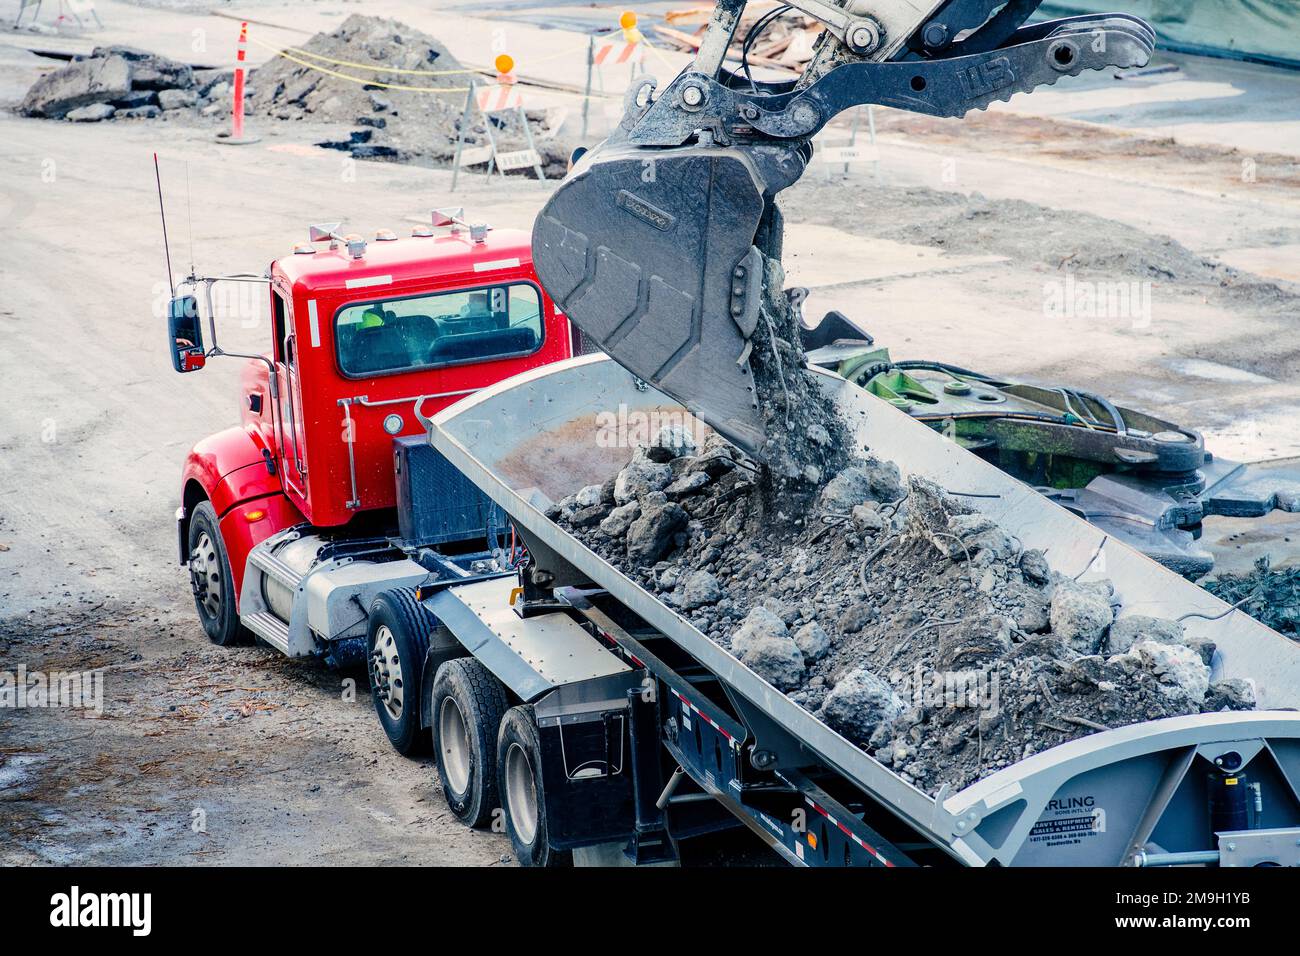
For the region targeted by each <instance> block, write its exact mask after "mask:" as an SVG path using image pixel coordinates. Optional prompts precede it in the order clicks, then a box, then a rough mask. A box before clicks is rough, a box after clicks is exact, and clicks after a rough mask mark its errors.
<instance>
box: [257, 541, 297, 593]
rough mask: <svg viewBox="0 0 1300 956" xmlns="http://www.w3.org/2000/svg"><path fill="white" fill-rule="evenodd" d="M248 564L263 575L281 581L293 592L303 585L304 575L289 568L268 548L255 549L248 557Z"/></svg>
mask: <svg viewBox="0 0 1300 956" xmlns="http://www.w3.org/2000/svg"><path fill="white" fill-rule="evenodd" d="M248 562H249V564H251V565H253V566H254V567H255V568H257V569H258V570H260V571H261V572H262V573H263V574H265V575H267V576H268V577H270V578H273V579H274V580H276V581H279V582H280V583H281V584H283V585H284V586H285V587H287V588H288V589H289V590H291V591H296V590H297V589H298V585H299V584H301V583H302V579H303V575H301V574H299V573H298V572H297V571H295V570H294V569H293V568H291V567H289V565H287V564H285V563H284V562H283V561H281V560H280V559H279V558H277V557H276V556H275V555H274V554H272V553H271V551H270V550H269V549H267V548H263V547H260V546H259V547H256V548H254V549H253V550H252V552H251V553H250V554H249V555H248Z"/></svg>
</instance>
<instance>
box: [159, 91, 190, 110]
mask: <svg viewBox="0 0 1300 956" xmlns="http://www.w3.org/2000/svg"><path fill="white" fill-rule="evenodd" d="M198 101H199V96H198V94H197V93H195V92H194V91H193V90H160V91H159V92H158V105H159V107H161V108H162V110H163V111H164V112H166V111H167V110H185V109H189V108H190V107H191V106H194V105H195V104H197V103H198Z"/></svg>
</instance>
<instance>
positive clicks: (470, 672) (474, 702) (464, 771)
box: [432, 657, 508, 827]
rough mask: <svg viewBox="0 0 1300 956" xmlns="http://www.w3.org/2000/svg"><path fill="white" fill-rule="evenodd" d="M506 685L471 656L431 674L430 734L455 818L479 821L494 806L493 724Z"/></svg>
mask: <svg viewBox="0 0 1300 956" xmlns="http://www.w3.org/2000/svg"><path fill="white" fill-rule="evenodd" d="M507 706H508V702H507V700H506V691H505V688H504V687H503V686H502V685H501V682H500V681H499V680H497V679H496V678H495V677H493V676H492V674H491V673H490V672H489V671H488V669H487V668H486V667H484V666H483V665H482V664H481V663H479V662H478V661H476V660H474V659H473V658H472V657H458V658H456V659H455V660H451V661H447V662H446V663H445V664H443V665H442V666H441V667H439V668H438V674H437V676H436V677H434V679H433V708H432V713H433V739H434V751H435V753H436V755H437V761H438V776H439V777H440V778H441V779H442V793H443V796H444V797H446V798H447V805H448V806H449V807H451V812H452V813H454V814H456V816H457V818H459V820H460V821H461V822H462V823H464V824H465V825H466V826H470V827H481V826H483V825H485V824H486V823H487V822H488V821H489V820H490V819H491V818H492V813H493V811H494V810H495V809H496V807H497V774H496V742H497V727H498V726H499V725H500V724H501V715H502V714H503V713H505V711H506V707H507Z"/></svg>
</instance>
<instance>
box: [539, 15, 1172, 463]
mask: <svg viewBox="0 0 1300 956" xmlns="http://www.w3.org/2000/svg"><path fill="white" fill-rule="evenodd" d="M1037 5H1038V4H1037V0H1009V2H1006V3H1001V2H998V0H949V2H947V3H938V4H924V3H923V4H919V5H918V4H917V3H915V2H914V0H873V2H871V3H862V2H854V0H846V5H845V6H840V5H837V4H834V3H824V2H816V0H800V2H796V3H792V4H790V6H791V7H794V8H797V9H799V10H802V11H803V12H805V13H807V14H810V15H812V16H814V17H817V18H818V19H819V20H821V21H822V22H823V23H824V24H825V25H826V32H825V33H824V35H823V37H822V39H821V41H820V42H819V45H818V47H817V49H816V50H815V52H814V57H813V60H812V62H811V63H810V65H809V66H808V68H807V70H806V71H805V73H804V75H803V76H802V77H800V78H799V79H797V80H793V81H789V82H785V83H765V82H759V81H754V80H752V79H750V77H749V75H748V67H747V64H744V63H743V62H742V70H743V74H744V75H742V74H738V73H733V72H731V71H729V70H727V69H725V68H724V67H723V61H724V59H725V56H726V53H727V50H728V48H729V46H730V45H731V41H732V38H733V35H734V33H735V30H736V26H737V24H738V23H739V20H740V16H741V15H742V14H743V12H744V7H745V0H719V2H718V4H717V7H716V8H715V11H714V14H713V18H712V20H711V22H710V24H709V28H708V30H707V32H706V34H705V36H704V39H703V41H702V43H701V45H700V51H699V54H698V55H697V57H696V58H695V61H694V62H693V63H692V64H691V65H690V66H689V67H688V68H687V69H686V70H684V71H683V72H682V73H681V74H680V75H679V76H677V77H676V78H675V79H674V80H673V81H672V82H671V83H670V84H669V85H668V86H667V88H666V89H664V90H663V92H662V93H659V94H658V95H656V84H655V81H654V80H653V79H652V78H649V77H642V78H640V79H639V80H637V81H635V82H634V84H633V86H632V88H631V89H630V90H629V91H628V95H627V99H626V102H625V111H624V116H623V120H622V123H621V124H620V126H619V128H618V129H617V130H616V131H615V132H614V134H613V135H611V136H610V137H609V138H608V139H607V140H606V141H605V142H603V143H602V144H600V145H599V146H597V147H596V148H595V149H593V150H591V151H590V152H588V153H587V154H585V155H584V156H583V157H582V158H581V160H580V161H579V162H578V163H577V164H575V166H574V168H573V169H572V170H571V171H570V173H569V175H568V176H567V177H566V179H565V180H564V182H563V183H562V184H561V185H560V187H559V189H557V190H556V192H555V193H554V194H553V195H552V197H551V199H550V201H549V202H548V203H547V204H546V206H545V208H544V209H543V210H542V212H541V214H540V215H539V216H538V218H537V220H536V223H535V225H534V231H533V260H534V265H535V267H536V269H537V274H538V277H539V278H540V279H541V281H542V284H543V285H544V286H545V287H546V291H547V293H548V294H549V295H550V296H551V298H552V300H553V301H555V302H556V303H557V304H558V305H559V306H560V308H561V309H562V310H563V311H564V312H565V314H567V315H568V317H569V318H570V319H571V320H572V321H573V322H575V323H576V324H577V325H578V327H579V328H580V329H582V331H583V333H584V334H585V335H587V336H589V337H590V338H592V339H594V340H595V341H596V342H597V343H598V344H599V345H600V347H601V348H602V349H603V350H604V351H605V352H606V353H608V354H609V355H610V356H611V357H612V358H613V359H615V360H616V361H617V362H619V364H621V365H623V366H624V367H625V368H627V369H628V370H629V371H631V372H632V373H633V374H634V375H636V376H637V377H639V378H641V379H643V380H645V381H647V382H650V383H652V384H654V386H655V387H656V388H658V389H660V390H661V391H663V392H665V393H667V394H669V395H671V396H673V397H674V398H676V399H677V400H678V401H680V402H682V403H683V404H684V405H685V406H686V407H687V408H688V409H690V410H691V411H692V412H693V413H695V414H696V415H698V416H699V417H700V418H702V419H703V420H704V421H706V422H708V423H709V424H710V425H711V426H713V427H714V428H716V429H717V430H718V431H719V432H721V433H722V434H723V435H725V436H726V437H727V438H729V439H730V440H731V441H733V442H735V443H736V444H738V445H739V446H740V447H742V448H744V449H745V450H746V451H748V452H749V453H750V454H753V455H755V456H756V457H758V458H760V459H761V458H762V457H763V451H762V450H763V448H764V445H765V440H766V436H765V434H764V425H763V416H762V414H761V408H760V403H761V402H762V401H763V400H764V396H762V395H761V394H759V393H758V391H757V390H756V388H755V384H754V381H753V375H752V373H751V369H750V354H751V351H752V349H753V348H754V343H753V341H752V337H753V334H754V331H755V329H756V328H757V327H758V323H759V322H760V321H761V320H762V307H763V306H762V302H763V291H764V290H763V284H762V283H763V279H764V275H765V273H766V270H765V268H764V258H765V257H767V258H772V259H779V258H780V255H781V219H780V214H779V212H778V211H777V209H776V205H775V198H776V195H777V194H778V193H779V192H780V191H781V190H782V189H785V188H786V187H788V186H790V185H792V184H793V183H794V182H796V181H797V180H798V179H799V177H800V176H801V175H802V174H803V172H804V169H805V168H806V166H807V163H808V161H809V159H810V158H811V155H812V146H811V141H812V138H813V136H815V135H816V134H817V132H819V131H820V130H821V129H822V128H823V127H824V126H825V125H826V123H828V122H830V120H831V119H833V118H834V117H835V116H836V115H837V114H839V113H840V112H842V111H843V110H845V109H848V108H850V107H853V106H857V105H862V104H865V103H877V104H883V105H887V106H893V107H896V108H901V109H907V110H912V111H915V112H922V113H928V114H931V115H936V116H961V115H964V114H965V113H966V112H968V111H969V110H971V109H982V108H984V107H986V106H988V105H989V104H990V103H991V102H993V101H994V100H998V99H1007V98H1009V97H1010V96H1011V95H1012V94H1014V93H1017V92H1028V91H1030V90H1033V89H1035V88H1037V87H1039V86H1041V85H1044V84H1047V83H1054V82H1056V80H1058V79H1059V78H1060V77H1061V76H1066V75H1076V74H1078V73H1081V72H1083V71H1084V70H1098V69H1104V68H1107V67H1134V66H1142V65H1145V64H1146V63H1147V61H1148V60H1149V58H1150V56H1151V52H1152V49H1153V48H1154V43H1155V35H1154V33H1152V31H1151V28H1150V27H1149V26H1147V25H1146V24H1145V23H1144V22H1142V21H1141V20H1138V19H1136V18H1134V17H1128V16H1125V15H1122V14H1106V15H1098V16H1085V17H1070V18H1066V19H1063V20H1049V21H1045V22H1042V23H1036V24H1033V25H1030V26H1021V24H1022V23H1023V22H1024V20H1025V19H1026V18H1027V17H1028V16H1029V15H1030V14H1031V13H1032V12H1033V10H1034V8H1036V7H1037ZM864 7H871V8H872V9H873V11H874V12H872V13H867V12H862V11H863V8H864ZM927 7H932V8H933V9H931V10H929V13H928V14H926V13H925V8H927ZM778 9H779V8H778ZM850 9H851V10H853V11H855V12H852V13H850V12H849V11H850ZM761 22H762V21H761V20H760V23H761ZM756 29H759V28H758V27H757V26H755V27H754V28H751V31H750V34H751V36H752V35H753V34H754V30H756ZM951 37H955V38H956V39H949V38H951ZM939 41H942V42H939ZM745 49H747V47H745Z"/></svg>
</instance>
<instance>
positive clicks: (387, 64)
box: [18, 14, 572, 179]
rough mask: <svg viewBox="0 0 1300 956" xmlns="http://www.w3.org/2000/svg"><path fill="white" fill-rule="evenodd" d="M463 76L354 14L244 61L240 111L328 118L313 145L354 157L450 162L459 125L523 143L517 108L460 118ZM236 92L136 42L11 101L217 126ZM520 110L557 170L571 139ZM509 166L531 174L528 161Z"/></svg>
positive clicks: (453, 63)
mask: <svg viewBox="0 0 1300 956" xmlns="http://www.w3.org/2000/svg"><path fill="white" fill-rule="evenodd" d="M349 77H350V78H349ZM471 81H474V82H477V83H478V84H480V85H482V84H484V83H488V82H492V80H490V79H489V78H488V77H485V76H482V75H480V74H479V73H478V72H477V71H475V70H472V69H466V67H465V66H464V65H463V64H461V63H460V62H459V61H458V60H457V59H456V58H455V57H454V56H452V54H451V53H450V52H448V50H447V48H446V47H445V46H444V45H443V44H442V43H441V42H440V41H439V40H438V39H436V38H435V37H432V36H430V35H429V34H427V33H422V32H421V31H419V30H416V29H414V28H412V27H409V26H407V25H405V24H402V23H399V22H398V21H396V20H390V19H385V18H382V17H371V16H363V15H361V14H354V15H352V16H350V17H348V19H347V20H345V21H344V22H343V23H342V24H341V25H340V26H339V27H338V28H337V29H335V30H333V31H331V32H328V33H318V34H316V35H315V36H313V37H312V38H311V39H310V40H308V41H307V42H306V43H304V44H303V45H302V46H301V47H295V48H293V49H292V50H291V51H286V55H285V56H280V57H272V58H271V60H269V61H268V62H267V63H266V64H264V65H263V66H261V67H258V68H256V69H254V70H252V71H251V72H250V73H249V75H248V79H247V85H246V87H245V92H244V98H245V110H246V112H247V114H248V115H249V116H250V118H251V117H264V118H267V119H272V120H276V121H282V122H302V121H306V122H307V123H309V124H319V125H321V126H322V127H328V131H325V130H322V136H327V138H323V139H322V140H321V141H320V142H318V143H317V145H318V146H323V147H326V148H330V149H338V150H342V151H344V152H347V153H349V154H350V155H351V156H352V157H353V158H354V159H375V160H389V161H393V162H401V163H412V164H416V165H420V164H428V165H435V166H446V165H450V164H451V163H452V162H453V161H454V159H455V155H456V145H457V139H458V137H459V134H460V132H461V127H462V125H466V128H465V130H464V147H463V148H464V150H466V151H470V150H478V151H479V152H480V153H481V152H482V149H481V148H482V147H484V146H488V145H490V139H489V136H488V126H487V124H488V123H491V124H492V133H493V135H494V136H495V138H496V142H497V148H498V150H499V151H500V152H517V151H520V150H524V149H526V148H528V135H527V134H526V133H525V130H524V129H523V126H522V123H521V121H520V118H519V115H518V113H517V112H514V111H507V112H502V113H493V114H491V116H490V118H486V117H485V116H484V115H483V114H482V113H481V112H478V111H477V110H475V111H473V113H472V117H471V118H470V120H469V121H468V123H467V124H466V122H465V120H464V116H465V109H466V103H467V96H468V94H467V90H468V87H469V85H470V83H471ZM401 87H408V88H407V89H402V88H401ZM444 91H445V92H444ZM233 95H234V73H233V72H232V71H230V70H195V69H193V68H192V67H190V66H189V65H187V64H184V63H179V62H177V61H175V60H169V59H167V58H166V57H162V56H159V55H157V54H153V53H149V52H147V51H145V50H139V49H135V48H133V47H127V46H104V47H96V48H95V49H94V50H93V51H92V52H91V54H90V55H89V56H86V57H78V58H77V59H74V60H73V61H72V62H71V63H69V64H68V65H67V66H66V67H63V68H62V69H59V70H55V71H53V72H51V73H48V74H46V75H45V76H43V77H41V78H40V79H39V80H37V81H36V83H34V84H33V85H32V87H31V88H30V89H29V90H28V92H27V95H26V96H25V97H24V99H23V101H22V103H21V104H20V105H19V107H18V109H19V112H21V113H23V114H24V115H26V116H33V117H41V118H45V119H63V120H68V121H70V122H80V123H93V122H102V121H104V120H131V119H136V120H140V119H145V120H150V119H158V118H163V119H166V120H169V121H188V122H210V123H212V124H213V125H221V124H225V123H227V122H229V116H230V110H231V100H232V97H233ZM523 115H524V122H527V123H528V125H529V131H528V132H530V133H531V135H532V142H533V147H534V148H535V149H536V150H537V153H538V156H539V157H540V159H541V165H542V169H543V172H544V173H545V175H546V176H547V178H549V179H559V178H561V177H562V176H563V175H564V173H565V171H566V169H567V165H568V159H569V156H570V154H571V153H572V148H571V144H569V143H568V142H567V141H564V140H562V139H561V138H560V136H559V130H558V129H557V128H555V127H554V126H552V122H551V121H552V117H551V114H549V113H548V111H546V110H525V111H524V114H523ZM349 127H351V128H350V129H349ZM486 161H487V157H486V156H482V158H481V159H479V158H478V157H477V156H476V157H475V162H474V163H473V164H468V165H471V168H473V167H474V166H477V167H478V168H480V169H481V168H483V166H482V164H483V163H486ZM509 172H510V173H512V174H518V175H525V176H535V175H536V173H535V171H534V169H533V167H532V166H529V165H525V166H523V167H522V168H519V169H512V170H509Z"/></svg>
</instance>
